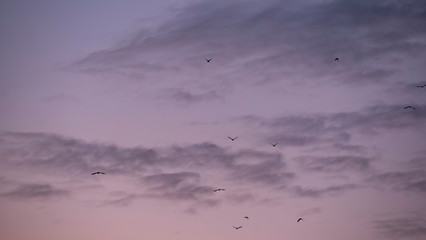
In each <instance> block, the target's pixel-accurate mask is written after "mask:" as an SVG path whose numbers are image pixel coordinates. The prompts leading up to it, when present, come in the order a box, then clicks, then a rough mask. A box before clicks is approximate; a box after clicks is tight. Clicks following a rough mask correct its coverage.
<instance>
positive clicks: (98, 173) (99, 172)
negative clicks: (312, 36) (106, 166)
mask: <svg viewBox="0 0 426 240" xmlns="http://www.w3.org/2000/svg"><path fill="white" fill-rule="evenodd" d="M96 174H105V173H104V172H94V173H92V175H96Z"/></svg>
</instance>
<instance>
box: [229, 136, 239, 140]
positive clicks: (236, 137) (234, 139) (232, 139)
mask: <svg viewBox="0 0 426 240" xmlns="http://www.w3.org/2000/svg"><path fill="white" fill-rule="evenodd" d="M228 138H229V139H231V141H234V140H235V139H237V138H238V137H234V138H231V137H229V136H228Z"/></svg>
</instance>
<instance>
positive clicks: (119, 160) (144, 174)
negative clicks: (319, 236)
mask: <svg viewBox="0 0 426 240" xmlns="http://www.w3.org/2000/svg"><path fill="white" fill-rule="evenodd" d="M0 144H1V148H0V155H1V156H2V159H3V161H2V162H0V166H1V167H7V168H12V167H13V169H15V170H16V171H18V170H19V169H20V170H24V171H26V172H30V173H31V172H34V173H41V174H45V173H47V172H48V173H49V176H51V177H56V178H59V179H63V178H64V177H68V178H79V179H81V177H84V176H85V177H88V176H89V175H90V172H92V171H103V172H106V173H107V174H108V176H125V177H129V178H130V179H133V182H134V184H133V185H132V187H133V188H135V189H138V190H136V191H135V192H128V191H127V193H125V194H123V195H122V196H119V197H114V198H113V199H112V200H111V201H110V200H108V201H107V203H110V204H116V205H127V204H130V203H131V202H133V201H134V200H136V199H140V198H155V199H163V200H167V201H183V202H191V203H193V204H195V205H196V206H201V207H203V206H216V205H218V204H219V203H220V201H218V200H216V199H214V198H212V197H213V195H212V194H213V191H212V190H213V186H211V184H209V182H211V181H212V179H211V176H212V174H211V173H212V172H215V173H216V174H214V176H216V177H218V178H220V179H221V182H222V181H226V182H227V184H228V185H229V184H230V186H232V185H237V184H240V183H249V184H251V185H260V186H263V187H267V188H271V189H282V188H285V187H286V186H287V185H288V183H289V182H290V181H291V180H292V179H294V173H292V172H291V171H289V170H288V169H287V167H286V164H285V162H284V161H283V159H282V155H281V154H278V153H268V152H262V151H255V150H247V149H243V150H238V151H231V150H229V149H227V148H222V147H220V146H218V145H215V144H212V143H202V144H193V145H187V146H171V147H165V148H143V147H133V148H125V147H118V146H115V145H111V144H102V143H87V142H84V141H82V140H78V139H72V138H66V137H62V136H60V135H54V134H45V133H12V132H2V133H0ZM80 187H81V186H80Z"/></svg>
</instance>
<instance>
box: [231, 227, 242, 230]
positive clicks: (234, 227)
mask: <svg viewBox="0 0 426 240" xmlns="http://www.w3.org/2000/svg"><path fill="white" fill-rule="evenodd" d="M233 227H234V228H235V229H237V230H238V229H240V228H242V227H243V226H238V227H235V226H233Z"/></svg>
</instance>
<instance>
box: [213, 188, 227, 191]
mask: <svg viewBox="0 0 426 240" xmlns="http://www.w3.org/2000/svg"><path fill="white" fill-rule="evenodd" d="M225 190H226V189H225V188H217V189H215V190H213V192H220V191H225Z"/></svg>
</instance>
